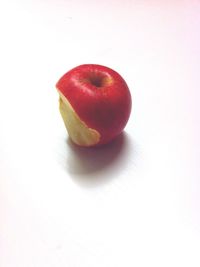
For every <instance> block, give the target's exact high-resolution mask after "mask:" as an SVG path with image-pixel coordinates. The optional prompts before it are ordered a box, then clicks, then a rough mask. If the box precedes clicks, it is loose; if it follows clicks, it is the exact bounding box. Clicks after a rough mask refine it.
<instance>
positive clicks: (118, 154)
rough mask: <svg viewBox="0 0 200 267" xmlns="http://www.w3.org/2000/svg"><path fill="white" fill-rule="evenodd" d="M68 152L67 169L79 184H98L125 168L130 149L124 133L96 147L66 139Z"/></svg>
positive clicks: (113, 176)
mask: <svg viewBox="0 0 200 267" xmlns="http://www.w3.org/2000/svg"><path fill="white" fill-rule="evenodd" d="M67 144H68V145H69V147H70V153H69V154H68V158H67V171H68V172H69V173H70V175H71V177H72V179H73V180H74V181H75V182H76V183H78V184H79V185H80V186H87V187H90V186H91V187H92V186H98V185H99V184H103V183H105V182H107V181H109V180H111V179H113V178H115V177H116V176H117V174H118V173H119V172H120V171H122V170H123V169H124V168H125V165H126V162H127V160H128V158H129V156H130V155H129V154H130V153H129V152H130V151H131V150H132V148H131V144H130V140H129V138H128V136H127V134H126V133H124V132H123V133H122V134H121V135H119V136H118V137H117V138H116V139H115V140H114V141H112V142H111V143H110V144H107V145H105V146H102V147H96V148H82V147H78V146H77V145H75V144H73V143H72V142H71V141H70V139H68V140H67Z"/></svg>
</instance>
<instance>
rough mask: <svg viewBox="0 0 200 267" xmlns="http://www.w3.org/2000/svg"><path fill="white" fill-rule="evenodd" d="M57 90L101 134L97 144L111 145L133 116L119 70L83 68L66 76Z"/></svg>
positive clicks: (97, 66)
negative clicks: (131, 115)
mask: <svg viewBox="0 0 200 267" xmlns="http://www.w3.org/2000/svg"><path fill="white" fill-rule="evenodd" d="M56 88H57V90H58V91H60V92H61V93H62V94H63V95H64V96H65V97H66V99H67V100H68V101H69V103H70V104H71V106H72V107H73V109H74V110H75V112H76V113H77V115H78V116H79V117H80V119H81V120H82V121H83V122H84V123H85V124H86V125H87V126H88V127H89V128H92V129H95V130H96V131H98V132H99V133H100V140H99V142H98V144H96V145H102V144H106V143H108V142H110V141H111V140H112V139H113V138H115V137H116V136H118V135H119V134H120V133H121V132H122V131H123V129H124V127H125V126H126V124H127V122H128V119H129V116H130V113H131V106H132V100H131V94H130V91H129V88H128V86H127V84H126V82H125V80H124V79H123V78H122V77H121V76H120V75H119V74H118V73H117V72H116V71H114V70H112V69H110V68H108V67H105V66H102V65H97V64H84V65H80V66H77V67H75V68H73V69H72V70H70V71H69V72H67V73H65V74H64V75H63V76H62V77H61V78H60V79H59V81H58V82H57V84H56Z"/></svg>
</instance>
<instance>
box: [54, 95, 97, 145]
mask: <svg viewBox="0 0 200 267" xmlns="http://www.w3.org/2000/svg"><path fill="white" fill-rule="evenodd" d="M59 109H60V113H61V115H62V118H63V121H64V123H65V127H66V129H67V131H68V134H69V136H70V138H71V139H72V141H73V142H74V143H75V144H77V145H80V146H93V145H95V144H97V143H98V142H99V139H100V134H99V133H98V132H97V131H96V130H94V129H91V128H88V126H87V125H86V124H85V123H84V122H83V121H81V119H80V118H79V116H78V115H77V114H76V112H75V111H74V109H73V108H72V106H71V105H70V103H69V101H68V100H67V99H66V98H65V97H64V96H63V95H62V94H61V93H60V98H59Z"/></svg>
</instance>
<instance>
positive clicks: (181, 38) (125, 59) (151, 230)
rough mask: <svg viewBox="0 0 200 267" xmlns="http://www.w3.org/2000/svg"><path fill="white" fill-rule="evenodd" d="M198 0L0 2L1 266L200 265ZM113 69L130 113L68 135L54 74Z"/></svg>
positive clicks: (136, 266) (199, 37)
mask: <svg viewBox="0 0 200 267" xmlns="http://www.w3.org/2000/svg"><path fill="white" fill-rule="evenodd" d="M199 14H200V1H198V0H196V1H195V0H188V1H181V0H180V1H178V0H177V1H176V0H174V1H173V0H169V1H164V0H163V1H161V0H160V1H159V0H157V1H156V0H149V1H143V0H141V1H139V0H138V1H128V0H121V1H119V0H118V1H114V0H113V1H109V0H107V1H106V0H102V1H92V0H85V1H81V0H79V1H70V0H68V1H67V0H66V1H64V0H49V1H48V0H46V1H45V0H26V1H25V0H24V1H23V0H15V1H14V0H13V1H0V28H1V29H0V35H1V36H0V38H1V39H0V82H1V83H0V266H1V267H27V266H28V267H32V266H35V267H53V266H56V267H66V266H67V267H79V266H81V267H90V266H92V267H93V266H95V267H99V266H103V267H107V266H109V267H118V266H120V267H121V266H126V267H132V266H135V267H144V266H145V267H146V266H154V267H157V266H159V267H160V266H162V267H163V266H167V267H168V266H188V267H189V266H192V267H195V266H200V164H199V159H200V141H199V136H200V105H199V104H200V72H199V69H200V15H199ZM83 63H97V64H103V65H106V66H108V67H111V68H113V69H115V70H116V71H118V72H119V73H120V74H121V75H122V76H123V77H124V78H125V80H126V81H127V83H128V85H129V87H130V90H131V93H132V96H133V110H132V114H131V117H130V120H129V123H128V125H127V127H126V128H125V132H124V134H123V135H122V136H121V137H120V138H118V139H117V140H116V141H115V142H114V143H112V144H110V145H108V146H106V147H103V148H101V149H81V148H78V147H76V146H74V145H72V144H71V143H70V141H69V140H68V137H67V133H66V131H65V128H64V124H63V122H62V119H61V116H60V114H59V110H58V95H57V92H56V90H55V87H54V85H55V83H56V82H57V80H58V79H59V78H60V77H61V76H62V75H63V74H64V73H65V72H66V71H68V70H69V69H71V68H73V67H75V66H77V65H79V64H83Z"/></svg>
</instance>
